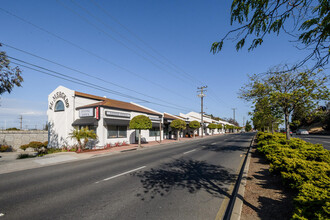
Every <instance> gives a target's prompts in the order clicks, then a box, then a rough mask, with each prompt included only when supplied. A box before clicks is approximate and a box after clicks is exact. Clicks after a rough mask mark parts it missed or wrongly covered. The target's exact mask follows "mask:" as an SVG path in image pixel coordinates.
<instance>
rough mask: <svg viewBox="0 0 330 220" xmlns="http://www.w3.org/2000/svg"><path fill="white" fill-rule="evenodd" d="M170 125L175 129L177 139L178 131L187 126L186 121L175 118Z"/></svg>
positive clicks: (178, 138)
mask: <svg viewBox="0 0 330 220" xmlns="http://www.w3.org/2000/svg"><path fill="white" fill-rule="evenodd" d="M170 126H171V128H173V129H174V130H176V131H177V140H180V137H179V131H180V130H181V129H185V128H186V127H187V125H186V122H185V121H183V120H181V119H175V120H173V121H172V122H171V124H170Z"/></svg>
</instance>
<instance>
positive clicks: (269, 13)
mask: <svg viewBox="0 0 330 220" xmlns="http://www.w3.org/2000/svg"><path fill="white" fill-rule="evenodd" d="M234 23H238V24H239V27H238V28H236V29H233V30H231V31H229V32H228V33H227V34H226V35H225V36H224V37H223V38H222V39H221V40H220V41H218V42H214V43H213V44H212V47H211V51H213V53H217V52H219V51H221V49H222V47H223V43H224V41H225V40H227V39H229V38H232V37H234V39H235V40H236V41H237V43H236V50H240V49H241V48H243V47H244V46H245V44H246V43H247V42H248V41H251V43H249V44H250V45H249V48H248V50H249V51H250V50H253V49H254V48H256V47H258V46H259V45H261V44H262V43H263V42H264V39H265V37H266V35H268V34H272V33H273V34H276V35H279V34H280V33H286V34H288V35H290V36H291V37H292V38H293V39H294V41H295V43H296V44H297V47H299V49H304V50H306V51H310V53H309V54H308V55H307V56H306V57H305V58H304V59H303V60H301V61H299V62H298V63H297V64H295V65H294V66H293V67H292V69H290V70H293V69H297V68H299V67H301V66H303V65H304V64H305V63H306V62H307V61H308V60H310V59H314V60H315V64H314V67H313V68H312V70H314V69H316V68H318V67H323V66H325V65H326V64H327V63H328V61H329V56H330V50H329V48H330V46H329V42H330V39H329V36H330V24H329V23H330V4H329V0H233V2H232V5H231V25H233V24H234ZM249 37H251V38H252V39H250V38H249Z"/></svg>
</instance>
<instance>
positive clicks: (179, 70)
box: [91, 0, 202, 83]
mask: <svg viewBox="0 0 330 220" xmlns="http://www.w3.org/2000/svg"><path fill="white" fill-rule="evenodd" d="M91 2H92V3H93V4H94V5H95V6H96V7H97V8H99V9H100V10H101V11H102V12H103V13H104V14H106V15H107V16H108V17H109V18H110V19H112V20H113V21H114V22H116V23H117V24H119V25H120V26H121V27H123V28H124V29H125V30H126V31H128V32H129V33H130V34H131V35H132V36H133V37H135V38H136V39H137V40H139V41H140V42H141V43H143V44H144V45H145V46H147V47H148V48H149V49H150V50H152V51H153V52H154V53H155V54H157V55H158V56H160V57H162V58H163V59H164V60H166V61H167V62H168V63H169V64H171V65H172V66H174V68H173V67H170V65H167V66H168V67H170V68H172V69H173V70H175V71H176V72H177V73H184V74H185V75H186V76H187V77H188V79H190V80H191V81H194V80H195V81H197V82H198V83H202V82H201V81H199V80H198V79H196V78H194V77H193V76H192V75H190V74H188V73H186V72H185V71H184V70H182V69H181V68H180V67H178V66H177V65H175V64H174V63H172V62H171V61H170V60H169V59H167V58H166V57H165V56H164V55H162V54H161V53H159V52H158V51H157V50H155V49H154V48H153V47H151V46H150V45H149V44H148V43H146V42H145V41H144V40H143V39H142V38H140V37H139V36H138V35H137V34H135V33H134V32H133V31H131V30H130V29H129V28H127V27H126V26H125V25H124V24H122V23H121V22H119V21H118V19H116V18H115V17H114V16H112V15H111V14H110V13H109V12H108V11H107V10H105V9H104V7H101V6H100V5H99V4H97V3H96V2H95V1H94V0H91ZM194 83H195V82H194Z"/></svg>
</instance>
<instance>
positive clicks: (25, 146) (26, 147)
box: [19, 144, 30, 151]
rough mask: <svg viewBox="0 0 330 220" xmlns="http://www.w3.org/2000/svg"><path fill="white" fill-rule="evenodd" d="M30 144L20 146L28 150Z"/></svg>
mask: <svg viewBox="0 0 330 220" xmlns="http://www.w3.org/2000/svg"><path fill="white" fill-rule="evenodd" d="M29 147H30V146H29V145H28V144H24V145H22V146H20V147H19V148H21V149H22V150H24V151H25V150H26V149H28V148H29Z"/></svg>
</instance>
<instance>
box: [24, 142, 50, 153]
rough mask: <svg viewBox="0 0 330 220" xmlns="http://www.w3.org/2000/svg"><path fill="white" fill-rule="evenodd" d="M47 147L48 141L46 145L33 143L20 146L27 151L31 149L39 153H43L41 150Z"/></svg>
mask: <svg viewBox="0 0 330 220" xmlns="http://www.w3.org/2000/svg"><path fill="white" fill-rule="evenodd" d="M47 145H48V141H46V142H44V143H42V142H39V141H31V142H30V143H29V144H24V145H22V146H20V148H21V149H22V150H24V151H25V150H26V149H27V148H29V147H31V148H33V149H34V150H36V151H37V152H38V153H41V149H42V148H45V149H46V148H47ZM43 153H44V152H43Z"/></svg>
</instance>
